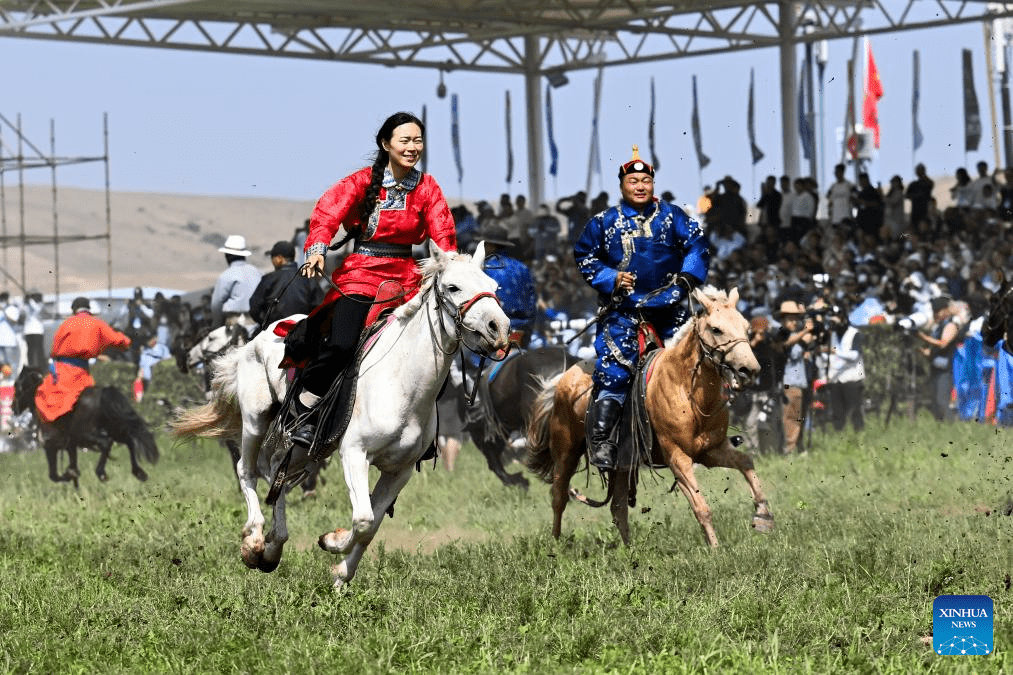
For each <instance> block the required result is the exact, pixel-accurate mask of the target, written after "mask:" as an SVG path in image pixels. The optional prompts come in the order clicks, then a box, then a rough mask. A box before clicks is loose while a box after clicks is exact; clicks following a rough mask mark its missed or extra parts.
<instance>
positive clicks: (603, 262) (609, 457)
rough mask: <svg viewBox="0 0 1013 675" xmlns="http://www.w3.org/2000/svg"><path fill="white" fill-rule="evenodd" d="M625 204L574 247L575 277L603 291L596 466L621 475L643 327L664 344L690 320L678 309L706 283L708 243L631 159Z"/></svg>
mask: <svg viewBox="0 0 1013 675" xmlns="http://www.w3.org/2000/svg"><path fill="white" fill-rule="evenodd" d="M619 188H620V191H621V192H622V199H621V200H620V202H619V205H618V206H613V207H611V208H609V209H607V210H605V211H603V212H601V213H599V214H597V215H595V216H592V218H591V219H590V220H589V221H588V223H587V225H586V226H585V227H584V231H583V233H582V234H581V235H580V238H579V239H578V240H577V243H576V244H575V245H574V247H573V254H574V259H575V260H576V262H577V269H578V270H579V271H580V273H581V275H582V276H583V277H584V280H585V281H587V283H588V284H590V285H591V286H592V288H594V289H595V290H596V291H598V305H599V313H598V320H597V326H596V335H595V341H594V348H595V352H596V354H597V360H596V362H595V369H594V375H593V377H592V380H593V382H594V390H595V391H594V402H593V405H592V407H591V408H589V414H592V415H593V418H592V426H591V456H590V461H591V464H592V465H594V466H595V467H597V468H598V469H600V470H603V471H609V470H613V469H615V468H616V461H617V457H616V455H617V452H618V448H617V446H616V444H615V443H614V442H613V441H612V440H611V438H610V437H611V434H612V429H613V428H614V427H615V425H616V423H617V422H618V421H619V417H620V414H621V412H622V408H623V404H624V403H625V401H626V396H627V394H628V392H629V388H630V383H631V381H632V379H633V373H634V370H635V369H636V365H637V359H638V356H639V346H638V333H639V331H640V328H641V324H643V323H647V324H649V325H650V326H652V327H653V328H654V331H655V332H656V333H657V335H658V337H659V338H660V339H661V340H662V341H664V340H667V339H668V338H670V337H672V335H674V334H675V331H676V329H677V328H679V327H680V326H681V325H683V324H684V323H685V322H686V321H687V320H688V319H689V318H690V316H691V315H690V312H689V310H687V309H686V308H685V307H683V306H682V305H681V304H680V303H681V302H682V300H683V299H684V298H685V297H686V296H687V295H688V294H689V292H690V291H691V290H692V289H693V288H695V287H696V286H698V285H700V284H701V283H703V282H704V281H705V280H706V278H707V273H708V270H709V268H710V255H711V254H710V242H709V240H708V239H707V236H706V235H705V234H704V231H703V229H702V228H701V227H700V225H699V224H698V223H697V222H696V221H694V220H692V219H690V217H689V216H687V215H686V213H685V212H684V211H683V210H682V209H681V208H679V207H678V206H675V205H673V204H670V203H668V202H665V201H659V200H658V199H656V198H655V196H654V167H652V166H651V165H650V164H648V163H647V162H645V161H643V160H642V159H640V156H639V153H638V152H637V146H633V157H632V159H630V161H628V162H626V163H625V164H623V165H621V166H620V167H619Z"/></svg>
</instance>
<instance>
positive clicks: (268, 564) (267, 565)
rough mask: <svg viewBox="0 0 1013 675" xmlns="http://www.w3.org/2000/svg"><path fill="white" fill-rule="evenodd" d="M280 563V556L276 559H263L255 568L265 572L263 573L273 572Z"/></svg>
mask: <svg viewBox="0 0 1013 675" xmlns="http://www.w3.org/2000/svg"><path fill="white" fill-rule="evenodd" d="M280 563H281V559H280V558H279V559H278V560H267V559H264V560H261V561H260V562H259V563H258V564H257V569H259V570H260V571H261V572H265V573H268V572H273V571H275V570H276V569H278V565H279V564H280Z"/></svg>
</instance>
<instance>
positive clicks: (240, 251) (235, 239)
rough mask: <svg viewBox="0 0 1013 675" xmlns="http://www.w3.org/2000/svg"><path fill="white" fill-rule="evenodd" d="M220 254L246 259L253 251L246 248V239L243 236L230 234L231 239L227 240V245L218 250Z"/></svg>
mask: <svg viewBox="0 0 1013 675" xmlns="http://www.w3.org/2000/svg"><path fill="white" fill-rule="evenodd" d="M218 252H219V253H229V254H232V255H241V256H244V257H245V256H248V255H250V254H251V253H252V251H250V250H249V249H247V248H246V237H244V236H243V235H241V234H230V235H229V238H228V239H226V240H225V245H224V246H222V247H221V248H220V249H218Z"/></svg>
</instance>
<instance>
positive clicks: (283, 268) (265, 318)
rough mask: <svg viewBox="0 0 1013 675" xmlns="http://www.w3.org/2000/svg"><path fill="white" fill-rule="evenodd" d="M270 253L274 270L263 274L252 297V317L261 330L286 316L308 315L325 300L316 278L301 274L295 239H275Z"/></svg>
mask: <svg viewBox="0 0 1013 675" xmlns="http://www.w3.org/2000/svg"><path fill="white" fill-rule="evenodd" d="M267 255H269V256H271V264H272V265H274V271H272V272H268V273H267V274H265V275H264V276H263V277H261V279H260V283H259V284H257V288H256V289H255V290H254V291H253V295H251V296H250V316H251V317H253V320H254V321H256V322H257V327H258V332H259V330H262V329H263V328H264V327H265V326H268V325H270V324H272V323H274V322H275V321H277V320H278V319H284V318H285V317H286V316H292V315H293V314H309V313H310V312H311V311H312V310H313V308H314V307H316V306H317V305H319V304H320V302H321V301H322V300H323V299H324V291H323V289H322V288H321V287H320V284H319V283H318V282H317V280H316V279H310V278H309V277H304V276H302V275H301V274H299V268H298V267H297V266H296V263H295V246H293V245H292V242H290V241H285V240H282V241H278V242H275V244H274V246H272V247H271V250H270V251H268V252H267Z"/></svg>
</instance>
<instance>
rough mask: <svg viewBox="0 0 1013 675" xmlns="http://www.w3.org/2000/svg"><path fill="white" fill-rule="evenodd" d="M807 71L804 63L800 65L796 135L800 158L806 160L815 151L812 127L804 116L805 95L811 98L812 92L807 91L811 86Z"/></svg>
mask: <svg viewBox="0 0 1013 675" xmlns="http://www.w3.org/2000/svg"><path fill="white" fill-rule="evenodd" d="M808 75H809V69H808V67H807V64H806V63H803V64H802V72H801V75H800V76H799V83H798V135H799V139H800V140H801V141H802V156H803V157H805V158H806V159H812V157H813V153H814V152H815V149H816V143H815V141H814V137H813V127H812V122H811V120H810V119H809V116H808V115H807V114H806V112H805V111H806V106H805V101H806V94H807V93H808V94H809V95H810V96H812V92H810V91H809V89H810V87H811V86H812V85H811V84H810V83H809V80H810V78H809V77H808Z"/></svg>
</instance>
